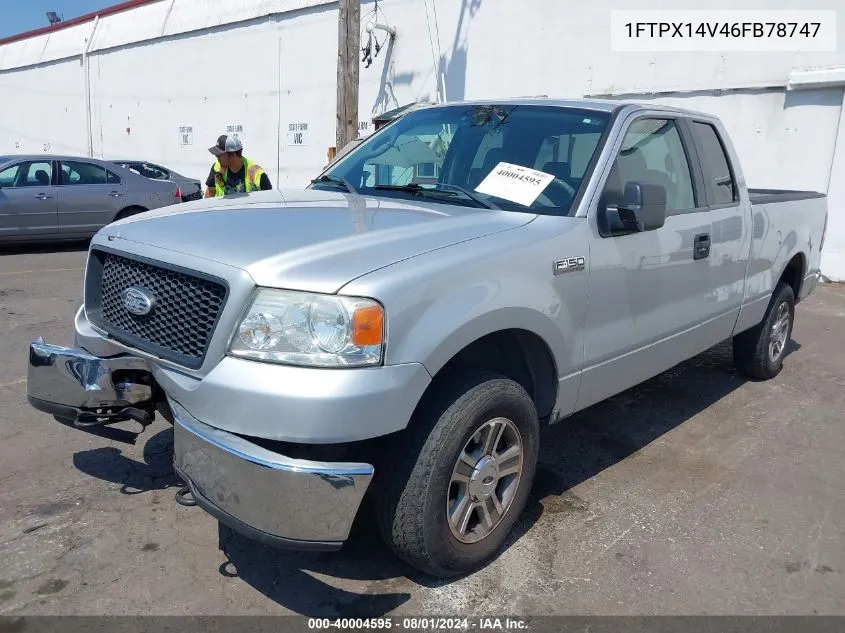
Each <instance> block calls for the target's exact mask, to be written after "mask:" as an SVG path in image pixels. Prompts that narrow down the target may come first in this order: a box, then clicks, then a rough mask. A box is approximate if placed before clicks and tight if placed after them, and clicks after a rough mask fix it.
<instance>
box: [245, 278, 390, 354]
mask: <svg viewBox="0 0 845 633" xmlns="http://www.w3.org/2000/svg"><path fill="white" fill-rule="evenodd" d="M383 344H384V309H383V308H382V307H381V305H380V304H378V303H377V302H375V301H373V300H372V299H363V298H357V297H338V296H335V295H321V294H312V293H307V292H294V291H289V290H274V289H270V288H261V289H259V290H258V292H257V293H256V294H255V295H254V297H253V299H252V302H251V303H250V305H249V308H248V309H247V311H246V314H245V315H244V317H243V318H242V319H241V322H240V323H239V324H238V327H237V329H236V330H235V333H234V335H233V337H232V342H231V343H230V345H229V353H230V354H232V355H233V356H241V357H243V358H251V359H253V360H261V361H266V362H271V363H284V364H288V365H307V366H313V367H361V366H371V365H378V364H379V363H381V360H382V349H383V347H384V345H383Z"/></svg>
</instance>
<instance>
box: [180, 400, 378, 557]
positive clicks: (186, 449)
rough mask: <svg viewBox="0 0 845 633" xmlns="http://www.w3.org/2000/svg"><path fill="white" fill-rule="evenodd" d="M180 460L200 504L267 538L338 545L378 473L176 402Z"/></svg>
mask: <svg viewBox="0 0 845 633" xmlns="http://www.w3.org/2000/svg"><path fill="white" fill-rule="evenodd" d="M170 407H171V410H172V411H173V417H174V431H173V436H174V465H175V468H176V473H177V474H178V475H179V476H180V477H181V478H182V480H183V481H184V482H185V483H186V484H187V485H188V487H189V488H190V490H191V493H192V494H193V497H194V499H195V500H196V502H197V505H199V506H200V507H201V508H203V509H204V510H205V511H206V512H208V513H209V514H211V515H212V516H214V517H215V518H216V519H217V520H218V521H220V522H221V523H224V524H225V525H228V526H229V527H230V528H232V529H233V530H235V531H236V532H240V533H241V534H244V535H245V536H247V537H249V538H251V539H253V540H256V541H258V542H260V543H264V544H265V545H270V546H273V547H280V548H285V549H298V550H335V549H339V548H340V547H341V546H342V545H343V542H344V541H345V540H346V538H347V537H348V536H349V531H350V529H351V527H352V522H353V520H354V519H355V515H356V514H357V512H358V507H359V506H360V504H361V501H362V499H363V497H364V493H365V492H366V491H367V488H368V487H369V485H370V481H371V480H372V477H373V466H372V465H370V464H364V463H356V462H317V461H311V460H304V459H294V458H290V457H287V456H285V455H281V454H280V453H277V452H275V451H270V450H268V449H266V448H263V447H261V446H259V445H257V444H255V443H253V442H251V441H249V439H247V438H244V437H241V436H239V435H235V434H233V433H229V432H228V431H222V430H220V429H215V428H213V427H211V426H208V425H207V424H203V423H202V422H200V421H199V420H197V419H196V418H194V417H193V416H192V415H191V414H190V413H188V412H187V411H186V410H185V409H184V408H183V407H182V406H181V405H179V404H178V403H177V402H175V401H171V402H170Z"/></svg>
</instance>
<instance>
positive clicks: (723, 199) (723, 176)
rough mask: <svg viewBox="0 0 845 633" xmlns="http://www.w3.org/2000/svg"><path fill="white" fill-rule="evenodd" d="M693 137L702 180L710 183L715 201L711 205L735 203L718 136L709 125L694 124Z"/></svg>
mask: <svg viewBox="0 0 845 633" xmlns="http://www.w3.org/2000/svg"><path fill="white" fill-rule="evenodd" d="M693 125H694V129H695V136H696V138H697V139H698V144H699V146H700V147H701V161H702V169H703V170H704V178H705V179H706V180H707V181H708V182H709V183H710V185H711V187H712V189H713V192H714V196H715V199H714V200H713V204H730V203H731V202H735V201H736V184H735V183H734V179H733V175H732V174H731V168H730V164H729V163H728V156H727V152H725V148H724V146H723V145H722V142H721V140H719V135H718V133H717V132H716V128H714V127H713V126H712V125H710V124H709V123H699V122H698V121H696V122H695V123H694V124H693Z"/></svg>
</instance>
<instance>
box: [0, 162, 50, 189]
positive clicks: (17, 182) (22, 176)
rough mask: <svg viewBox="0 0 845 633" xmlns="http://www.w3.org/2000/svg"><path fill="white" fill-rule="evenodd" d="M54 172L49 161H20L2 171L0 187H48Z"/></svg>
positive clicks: (0, 173)
mask: <svg viewBox="0 0 845 633" xmlns="http://www.w3.org/2000/svg"><path fill="white" fill-rule="evenodd" d="M52 172H53V166H52V164H51V163H50V162H49V161H47V162H35V161H33V162H26V163H19V164H17V165H13V166H12V167H8V168H6V169H4V170H3V171H2V172H0V187H48V186H50V180H51V177H50V174H52Z"/></svg>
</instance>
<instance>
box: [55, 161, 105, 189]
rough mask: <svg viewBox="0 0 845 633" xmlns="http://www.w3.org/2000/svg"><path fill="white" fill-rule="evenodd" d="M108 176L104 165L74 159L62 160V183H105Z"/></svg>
mask: <svg viewBox="0 0 845 633" xmlns="http://www.w3.org/2000/svg"><path fill="white" fill-rule="evenodd" d="M107 183H108V177H107V175H106V170H105V168H104V167H100V166H99V165H92V164H91V163H83V162H76V161H62V184H63V185H105V184H107Z"/></svg>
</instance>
